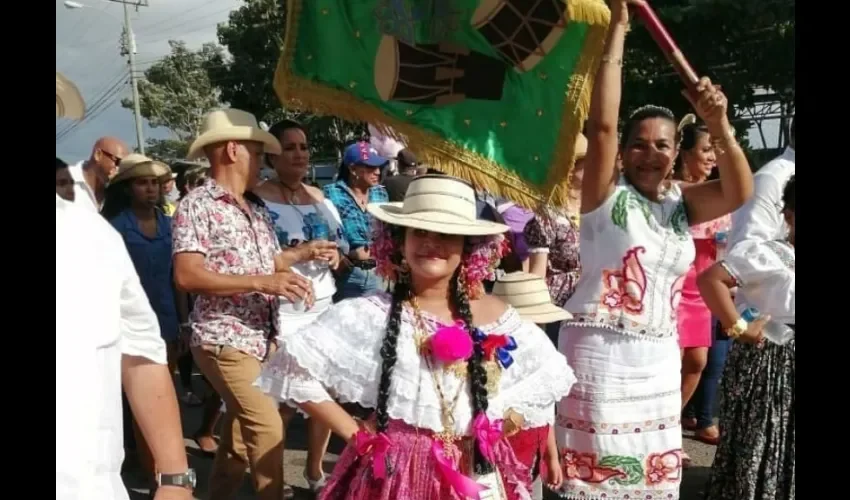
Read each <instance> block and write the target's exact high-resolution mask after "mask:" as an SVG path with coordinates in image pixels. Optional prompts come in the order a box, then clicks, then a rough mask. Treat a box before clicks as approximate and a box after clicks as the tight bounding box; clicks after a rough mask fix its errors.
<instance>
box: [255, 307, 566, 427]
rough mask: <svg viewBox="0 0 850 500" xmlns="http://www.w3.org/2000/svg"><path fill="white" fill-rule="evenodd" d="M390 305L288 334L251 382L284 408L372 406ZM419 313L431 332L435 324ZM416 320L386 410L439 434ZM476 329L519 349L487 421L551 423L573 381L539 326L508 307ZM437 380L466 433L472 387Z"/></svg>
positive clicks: (402, 347) (403, 337) (445, 376)
mask: <svg viewBox="0 0 850 500" xmlns="http://www.w3.org/2000/svg"><path fill="white" fill-rule="evenodd" d="M391 300H392V299H391V297H390V296H389V294H386V293H383V292H380V293H376V294H373V295H369V296H365V297H359V298H355V299H348V300H344V301H342V302H339V303H337V304H335V305H334V306H332V307H331V308H330V309H329V310H328V311H327V312H325V313H324V314H322V315H321V316H319V318H318V319H317V320H316V322H314V323H313V324H311V325H309V326H307V327H306V328H304V329H302V330H301V331H300V332H298V333H294V334H290V335H285V336H284V337H283V338H282V342H281V349H280V350H278V352H277V353H275V355H274V357H273V358H272V359H271V360H270V361H269V362H268V363H267V364H266V366H265V367H264V368H263V371H262V373H261V375H260V377H259V379H258V380H257V382H256V385H257V386H259V387H260V388H261V389H262V390H263V392H265V393H267V394H269V395H270V396H272V397H274V398H276V399H278V400H280V401H282V402H287V403H291V402H296V403H303V402H307V401H313V402H322V401H331V400H332V399H336V400H338V401H341V402H344V403H349V402H355V403H359V404H360V405H362V406H365V407H367V408H374V407H375V406H376V405H377V400H378V382H379V380H380V376H381V367H382V359H381V353H380V351H381V345H382V343H383V339H384V335H385V333H386V327H387V318H388V314H389V307H390V304H391ZM423 315H424V316H425V320H426V323H427V324H428V327H429V329H430V330H431V333H433V332H434V331H435V330H436V328H437V325H438V322H437V320H436V319H435V318H433V317H430V316H428V315H427V314H426V313H423ZM413 320H414V317H413V313H412V312H411V311H409V310H407V309H405V310H404V311H403V313H402V321H401V327H400V331H399V336H398V345H397V360H396V364H395V367H394V369H393V374H392V382H391V386H390V397H389V401H388V404H387V413H388V415H389V416H390V418H392V419H397V420H402V421H404V422H405V423H407V424H409V425H412V426H415V427H418V428H421V429H427V430H431V431H434V432H442V431H443V426H442V423H441V420H440V400H439V396H438V393H437V391H436V389H435V387H434V383H433V380H432V376H431V374H430V372H429V369H428V364H427V363H426V362H425V360H424V359H423V358H422V357H421V356H420V354H419V351H418V350H417V348H416V344H415V340H414V334H415V330H414V327H413V324H414V322H413ZM479 329H480V330H481V331H482V332H484V333H485V334H486V335H510V336H512V337H513V338H514V340H515V341H516V344H517V347H516V349H515V350H513V351H510V355H511V357H512V358H513V364H511V365H510V366H509V367H508V368H505V369H503V371H502V375H501V378H500V381H499V387H498V391H497V392H496V394H492V393H491V394H490V397H489V407H488V410H487V416H488V417H489V418H490V419H491V420H496V419H501V418H504V416H505V412H506V411H507V410H508V409H511V410H513V411H515V412H516V413H518V414H520V415H522V416H523V417H524V418H525V422H524V427H525V428H534V427H541V426H544V425H549V424H552V422H553V421H554V417H555V404H556V403H557V402H558V401H560V400H561V398H563V397H564V396H566V395H567V394H568V393H569V391H570V388H571V387H572V385H573V383H574V382H575V380H576V378H575V376H574V374H573V371H572V369H571V368H570V367H569V366H568V365H567V360H566V358H564V356H563V355H561V354H560V353H559V352H558V351H557V350H556V349H555V347H554V346H553V345H552V342H551V341H550V340H549V338H548V337H546V334H545V333H543V331H542V330H541V329H540V328H539V327H537V326H536V325H534V324H533V323H529V322H527V321H523V320H522V319H520V317H519V314H518V313H517V312H516V311H515V310H514V309H512V308H508V310H507V311H506V312H505V313H504V314H503V315H502V316H501V318H499V320H498V321H496V322H494V323H491V324H489V325H484V326H481V327H480V328H479ZM435 369H437V370H439V368H437V367H435ZM438 377H440V384H441V385H442V390H443V394H444V395H445V396H446V397H447V398H449V399H450V400H451V399H453V397H454V395H455V394H456V393H457V391H458V390H460V391H461V393H460V396H459V399H458V402H457V405H456V406H455V411H454V413H453V416H454V419H455V429H454V432H455V433H456V434H458V435H469V434H470V433H471V422H472V406H471V399H470V395H469V384H468V383H467V382H466V381H465V380H464V381H461V380H460V379H458V378H457V377H456V376H455V375H453V374H451V373H446V372H443V371H442V370H440V371H439V374H438ZM461 384H464V385H465V387H462V386H461ZM330 394H333V395H334V397H333V398H332V397H331V395H330Z"/></svg>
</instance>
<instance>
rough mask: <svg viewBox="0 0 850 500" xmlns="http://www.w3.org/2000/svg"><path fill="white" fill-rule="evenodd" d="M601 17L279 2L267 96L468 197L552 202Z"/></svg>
mask: <svg viewBox="0 0 850 500" xmlns="http://www.w3.org/2000/svg"><path fill="white" fill-rule="evenodd" d="M609 17H610V16H609V11H608V8H607V7H606V5H605V4H604V2H603V1H602V0H568V1H564V0H288V2H287V18H286V19H287V26H286V37H285V42H284V49H283V54H282V56H281V60H280V63H279V64H278V68H277V72H276V74H275V89H276V91H277V93H278V95H279V96H280V98H281V100H282V102H283V104H284V106H286V107H289V108H294V109H300V110H305V111H311V112H314V113H319V114H328V115H335V116H339V117H341V118H344V119H347V120H351V121H365V122H368V123H371V124H373V125H375V126H377V127H379V128H383V129H384V130H386V131H392V133H395V134H396V135H400V136H402V137H403V138H404V140H405V141H406V142H407V143H408V145H409V147H410V148H411V149H413V150H414V151H415V152H416V153H417V155H418V156H419V157H420V161H423V162H427V163H430V164H431V165H432V166H433V167H434V168H438V169H440V170H442V171H444V172H446V173H448V174H451V175H455V176H458V177H461V178H464V179H467V180H469V181H472V182H473V183H474V184H475V185H476V186H478V187H479V188H484V189H487V190H489V191H491V192H492V193H494V194H502V195H505V196H508V197H510V198H512V199H514V200H516V201H518V202H520V203H522V204H525V205H527V206H532V205H534V204H536V203H538V202H539V201H541V200H548V201H550V202H551V203H554V204H561V203H562V202H564V201H565V199H566V192H567V191H566V187H567V182H568V181H567V179H568V173H569V169H570V167H571V166H572V164H573V156H574V145H575V139H576V135H577V134H578V133H579V132H580V131H581V127H582V124H583V122H584V118H585V117H586V114H587V109H588V105H589V100H590V93H591V88H592V85H593V75H594V74H595V70H596V67H597V65H598V63H599V58H600V55H601V54H600V52H601V50H602V46H603V42H604V38H605V32H606V29H607V25H608V20H609Z"/></svg>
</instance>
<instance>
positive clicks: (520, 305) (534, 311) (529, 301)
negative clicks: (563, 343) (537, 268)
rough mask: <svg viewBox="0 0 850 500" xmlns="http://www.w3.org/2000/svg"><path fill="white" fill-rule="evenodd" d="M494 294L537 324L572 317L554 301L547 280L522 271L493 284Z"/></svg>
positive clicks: (525, 318)
mask: <svg viewBox="0 0 850 500" xmlns="http://www.w3.org/2000/svg"><path fill="white" fill-rule="evenodd" d="M493 296H495V297H499V298H500V299H502V300H503V301H505V302H507V303H508V304H510V305H511V306H512V307H513V308H514V309H516V311H517V312H518V313H519V315H520V317H521V318H522V319H524V320H528V321H531V322H532V323H537V324H546V323H554V322H555V321H563V320H568V319H572V317H573V316H572V314H570V313H568V312H567V311H565V310H564V309H561V308H560V307H558V306H556V305H555V304H553V303H552V298H551V297H550V295H549V287H548V286H547V285H546V280H544V279H543V278H541V277H540V276H537V275H536V274H529V273H524V272H522V271H519V272H515V273H510V274H506V275H504V276H502V277H501V278H499V279H498V281H496V283H495V284H494V285H493Z"/></svg>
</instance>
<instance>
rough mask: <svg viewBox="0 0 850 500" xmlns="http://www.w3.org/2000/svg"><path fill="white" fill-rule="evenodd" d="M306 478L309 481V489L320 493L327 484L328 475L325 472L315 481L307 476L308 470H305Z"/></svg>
mask: <svg viewBox="0 0 850 500" xmlns="http://www.w3.org/2000/svg"><path fill="white" fill-rule="evenodd" d="M304 480H305V481H307V489H309V490H310V491H311V492H313V493H319V492H321V491H322V488H324V487H325V485H326V484H327V482H328V476H326V475H325V474H324V473H323V474H322V477H320V478H319V479H316V480H315V481H314V480H312V479H310V478H309V477H307V471H304Z"/></svg>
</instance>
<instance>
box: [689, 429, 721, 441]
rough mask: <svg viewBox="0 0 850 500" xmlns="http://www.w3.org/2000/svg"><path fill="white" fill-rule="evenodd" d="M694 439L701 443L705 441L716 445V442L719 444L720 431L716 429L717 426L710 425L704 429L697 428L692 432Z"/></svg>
mask: <svg viewBox="0 0 850 500" xmlns="http://www.w3.org/2000/svg"><path fill="white" fill-rule="evenodd" d="M709 429H711V430H709ZM694 439H696V440H697V441H699V442H701V443H705V444H708V445H711V446H717V445H718V444H720V431H719V430H717V426H715V425H712V426H709V427H706V428H705V429H699V430H697V431H696V432H694Z"/></svg>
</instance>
